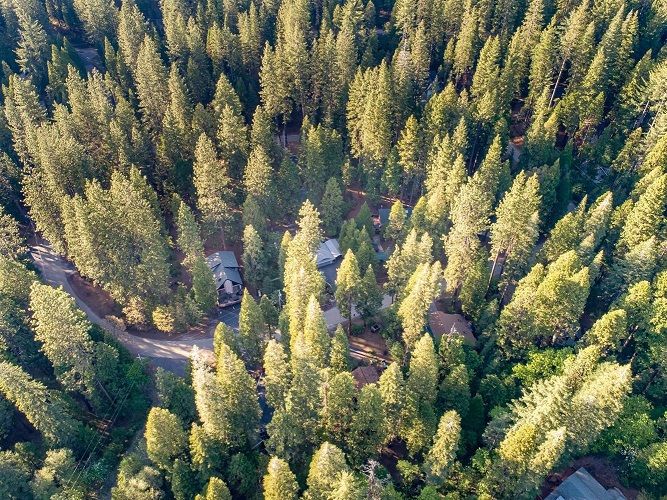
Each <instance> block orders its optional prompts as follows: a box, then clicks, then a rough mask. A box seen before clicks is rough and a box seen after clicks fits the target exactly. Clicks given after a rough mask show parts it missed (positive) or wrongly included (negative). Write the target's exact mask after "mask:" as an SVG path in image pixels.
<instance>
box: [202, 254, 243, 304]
mask: <svg viewBox="0 0 667 500" xmlns="http://www.w3.org/2000/svg"><path fill="white" fill-rule="evenodd" d="M206 263H207V264H208V267H209V268H210V269H211V271H212V272H213V277H214V279H215V286H216V288H217V289H218V305H219V306H221V307H224V306H228V305H232V304H237V303H239V302H241V296H242V295H243V280H242V279H241V272H240V269H241V266H239V263H238V261H237V260H236V255H234V252H230V251H227V250H223V251H220V252H215V253H213V254H211V255H209V256H208V257H206Z"/></svg>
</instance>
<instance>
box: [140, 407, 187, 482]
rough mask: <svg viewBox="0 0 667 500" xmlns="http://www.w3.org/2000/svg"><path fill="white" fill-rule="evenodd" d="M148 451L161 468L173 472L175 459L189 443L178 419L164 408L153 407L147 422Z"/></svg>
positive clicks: (145, 433) (145, 436)
mask: <svg viewBox="0 0 667 500" xmlns="http://www.w3.org/2000/svg"><path fill="white" fill-rule="evenodd" d="M144 438H145V439H146V451H147V452H148V457H149V458H150V459H151V460H152V461H153V462H154V463H155V464H156V465H157V466H158V467H160V468H162V469H166V470H171V467H172V462H173V461H174V458H175V457H177V456H178V455H180V454H181V453H183V450H184V449H185V444H186V442H187V439H186V435H185V431H184V430H183V425H182V423H181V422H180V421H179V419H178V417H177V416H176V415H174V414H172V413H170V412H169V410H165V409H164V408H158V407H153V408H151V411H150V412H149V413H148V419H147V420H146V431H145V432H144Z"/></svg>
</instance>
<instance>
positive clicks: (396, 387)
mask: <svg viewBox="0 0 667 500" xmlns="http://www.w3.org/2000/svg"><path fill="white" fill-rule="evenodd" d="M378 387H379V391H380V395H381V397H382V416H383V424H382V427H383V441H382V442H383V443H388V442H390V441H391V440H392V439H394V438H395V437H397V436H398V435H399V432H401V430H402V428H403V413H404V411H403V408H404V405H405V397H406V393H405V380H404V379H403V373H402V372H401V368H400V366H399V365H398V363H396V362H393V363H392V364H390V365H389V367H388V368H387V369H386V370H385V371H384V372H382V375H380V380H379V382H378ZM376 411H377V410H376Z"/></svg>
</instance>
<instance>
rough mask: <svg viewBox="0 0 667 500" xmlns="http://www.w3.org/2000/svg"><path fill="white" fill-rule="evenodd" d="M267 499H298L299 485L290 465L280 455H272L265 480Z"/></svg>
mask: <svg viewBox="0 0 667 500" xmlns="http://www.w3.org/2000/svg"><path fill="white" fill-rule="evenodd" d="M263 493H264V498H265V499H266V500H296V499H297V498H298V493H299V485H298V483H297V482H296V476H295V475H294V473H293V472H292V471H291V470H290V468H289V465H288V464H287V462H285V461H284V460H281V459H280V458H278V457H271V460H269V465H268V467H267V471H266V475H265V476H264V482H263Z"/></svg>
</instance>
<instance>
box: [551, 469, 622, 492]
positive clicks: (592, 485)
mask: <svg viewBox="0 0 667 500" xmlns="http://www.w3.org/2000/svg"><path fill="white" fill-rule="evenodd" d="M625 498H626V497H625V495H623V493H621V492H620V490H619V489H618V488H609V489H605V487H604V486H602V485H601V484H600V483H599V482H598V481H597V479H595V478H594V477H593V476H592V475H591V474H590V473H589V472H588V471H587V470H586V469H585V468H583V467H580V468H579V469H577V470H576V471H575V472H574V473H572V474H571V475H570V476H568V478H567V479H566V480H565V481H563V482H562V483H560V484H559V485H558V486H557V487H556V489H554V490H553V491H552V492H551V493H550V494H549V496H548V497H546V499H545V500H584V499H585V500H625Z"/></svg>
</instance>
